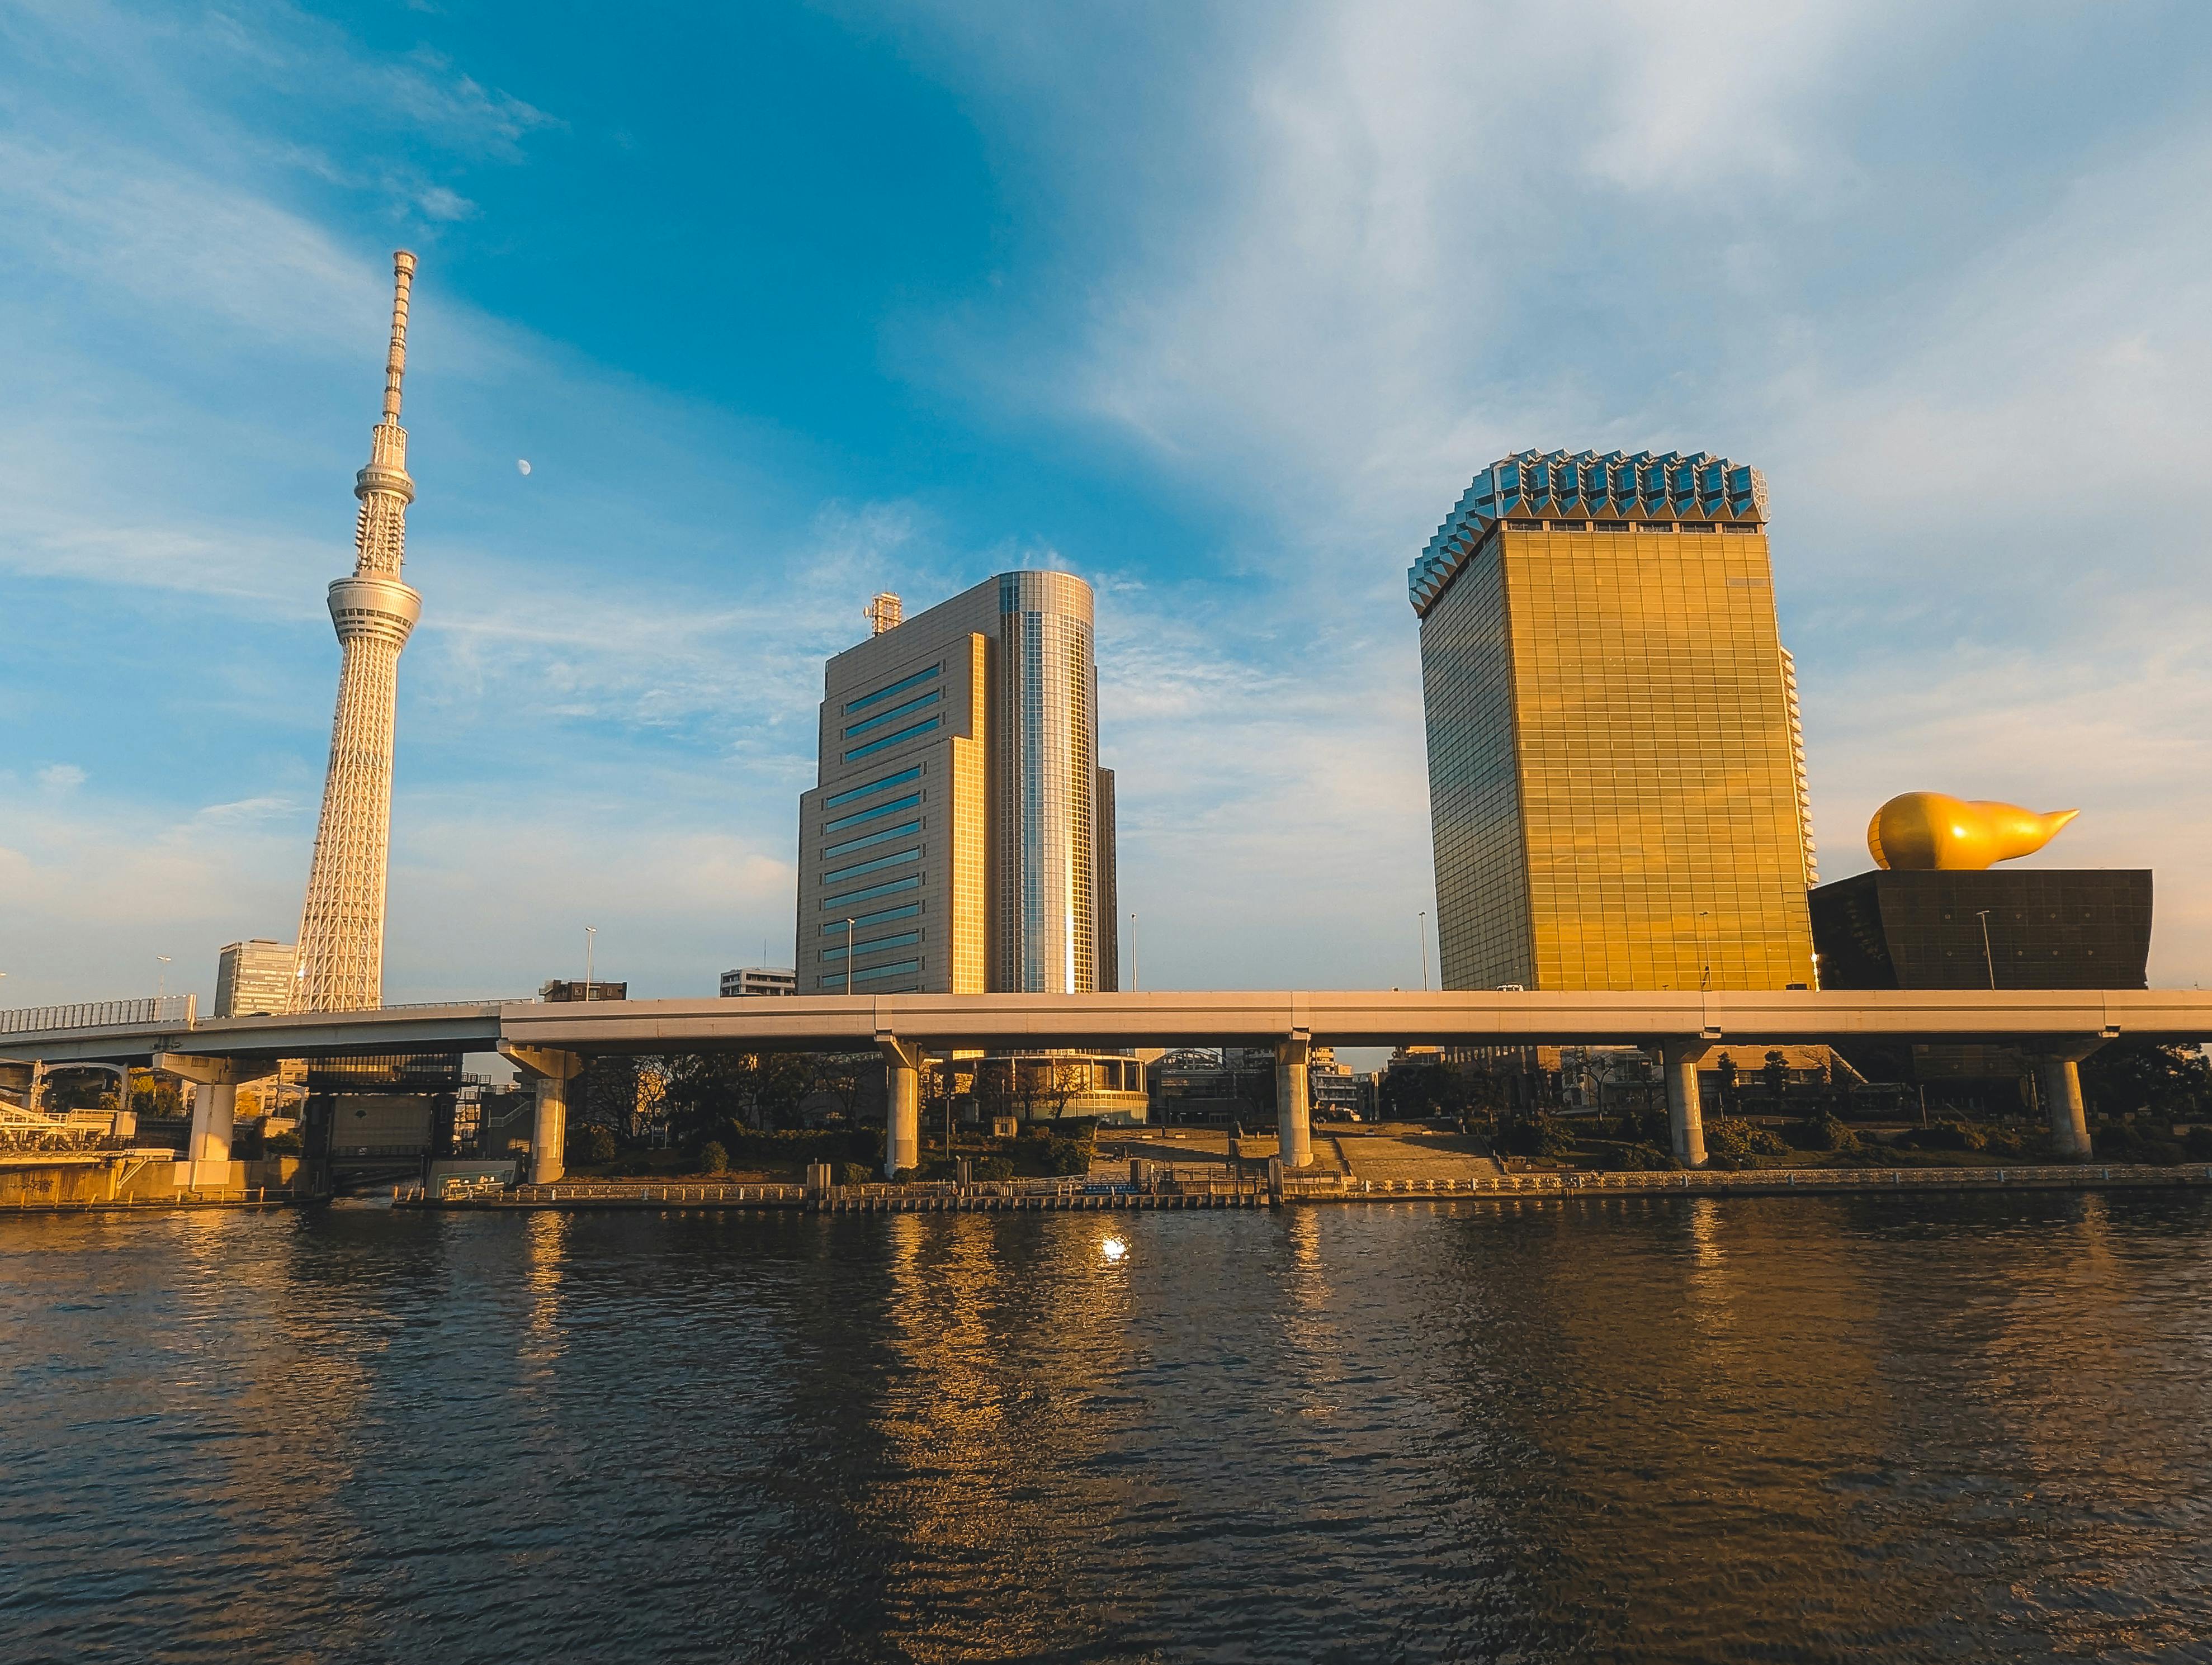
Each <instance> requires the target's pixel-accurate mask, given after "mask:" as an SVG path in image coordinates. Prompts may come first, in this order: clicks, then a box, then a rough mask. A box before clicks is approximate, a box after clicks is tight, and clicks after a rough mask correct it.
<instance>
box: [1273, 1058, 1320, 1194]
mask: <svg viewBox="0 0 2212 1665" xmlns="http://www.w3.org/2000/svg"><path fill="white" fill-rule="evenodd" d="M1312 1056H1313V1042H1311V1041H1310V1039H1309V1038H1307V1037H1306V1036H1293V1037H1291V1039H1290V1040H1287V1041H1278V1042H1275V1133H1276V1149H1277V1151H1278V1152H1279V1156H1280V1158H1281V1161H1282V1164H1283V1166H1284V1167H1285V1169H1288V1170H1291V1171H1292V1172H1295V1171H1297V1170H1298V1169H1301V1168H1308V1167H1310V1166H1312V1165H1313V1116H1312V1104H1311V1103H1310V1100H1309V1098H1308V1097H1307V1089H1308V1086H1309V1081H1308V1072H1307V1066H1308V1065H1309V1063H1310V1061H1311V1060H1312Z"/></svg>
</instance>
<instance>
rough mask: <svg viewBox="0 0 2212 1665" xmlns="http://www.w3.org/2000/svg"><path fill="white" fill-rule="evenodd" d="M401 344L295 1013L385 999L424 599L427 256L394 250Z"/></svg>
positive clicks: (372, 473)
mask: <svg viewBox="0 0 2212 1665" xmlns="http://www.w3.org/2000/svg"><path fill="white" fill-rule="evenodd" d="M392 273H393V295H392V350H391V353H390V354H389V355H387V356H386V359H385V362H384V416H383V420H381V421H380V422H378V423H377V424H376V426H375V428H373V429H372V430H371V431H370V437H369V453H368V467H366V468H364V469H362V471H361V472H360V473H359V474H357V475H356V476H355V477H354V488H353V495H355V496H356V497H358V498H359V499H361V513H360V514H359V516H358V517H357V518H356V521H355V525H354V552H355V553H354V568H353V576H352V577H351V578H341V579H339V580H337V582H336V583H334V584H332V585H331V595H330V602H331V623H332V624H334V625H336V626H337V633H338V641H339V644H340V646H341V647H342V649H343V653H344V659H343V662H342V663H341V665H340V666H339V669H338V708H337V717H336V718H335V719H334V720H332V722H331V768H330V773H329V775H327V776H326V777H325V780H324V783H323V818H322V822H321V823H320V824H319V826H318V827H317V828H316V829H315V860H314V865H313V867H312V868H311V869H310V870H309V872H308V874H307V905H306V907H305V908H302V909H301V915H300V963H299V969H298V973H297V975H296V976H295V979H294V981H295V989H296V992H295V998H294V1000H293V1002H292V1009H293V1010H294V1011H295V1012H349V1011H357V1010H360V1009H362V1008H364V1007H369V1006H381V1005H383V1004H384V875H385V867H386V860H387V858H388V855H389V852H390V846H391V839H392V702H393V700H394V697H395V696H396V695H397V693H398V678H399V650H400V649H401V648H402V647H405V646H406V645H407V635H408V633H409V632H410V631H411V630H412V629H414V628H415V621H416V619H418V618H420V617H422V597H421V596H420V595H418V594H417V593H416V592H415V591H413V590H411V589H410V588H409V587H408V586H406V585H404V584H403V583H401V582H400V581H399V563H400V562H401V560H402V559H403V558H404V556H405V554H406V539H407V505H408V504H410V503H411V502H413V501H415V482H414V481H412V480H411V479H410V478H408V477H407V430H406V429H404V428H402V427H400V425H399V379H400V377H401V376H402V375H403V374H405V372H406V368H407V296H408V291H409V289H410V288H411V287H412V285H413V283H414V282H415V257H414V256H413V255H411V254H410V253H408V252H406V251H405V250H404V249H402V250H400V251H399V252H398V253H396V254H394V255H393V256H392Z"/></svg>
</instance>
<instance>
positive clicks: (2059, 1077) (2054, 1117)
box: [2035, 1051, 2089, 1157]
mask: <svg viewBox="0 0 2212 1665" xmlns="http://www.w3.org/2000/svg"><path fill="white" fill-rule="evenodd" d="M2088 1055H2089V1054H2088V1053H2087V1052H2070V1051H2069V1052H2046V1053H2044V1054H2040V1055H2039V1056H2038V1057H2037V1059H2036V1060H2035V1077H2036V1085H2038V1086H2039V1087H2040V1088H2042V1090H2043V1108H2044V1110H2045V1114H2046V1115H2049V1117H2050V1118H2051V1149H2052V1150H2053V1151H2054V1152H2057V1154H2058V1155H2060V1156H2062V1157H2086V1156H2087V1155H2088V1154H2089V1115H2088V1109H2087V1106H2086V1105H2084V1104H2083V1103H2082V1102H2081V1069H2080V1067H2079V1066H2080V1064H2081V1060H2082V1059H2084V1058H2086V1057H2087V1056H2088Z"/></svg>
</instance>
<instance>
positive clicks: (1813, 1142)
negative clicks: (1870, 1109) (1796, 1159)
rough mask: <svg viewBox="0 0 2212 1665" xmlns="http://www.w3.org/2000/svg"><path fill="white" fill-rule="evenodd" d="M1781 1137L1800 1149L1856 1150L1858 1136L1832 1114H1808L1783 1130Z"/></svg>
mask: <svg viewBox="0 0 2212 1665" xmlns="http://www.w3.org/2000/svg"><path fill="white" fill-rule="evenodd" d="M1782 1136H1783V1139H1784V1141H1785V1142H1787V1143H1788V1144H1789V1145H1791V1146H1792V1147H1793V1148H1795V1149H1796V1150H1800V1151H1856V1150H1857V1149H1858V1148H1859V1136H1858V1134H1857V1133H1854V1132H1853V1131H1852V1130H1851V1128H1850V1126H1849V1124H1847V1123H1845V1122H1842V1121H1838V1120H1837V1119H1836V1118H1835V1117H1834V1116H1832V1115H1816V1116H1808V1117H1807V1118H1806V1119H1805V1120H1804V1121H1793V1122H1791V1123H1790V1126H1789V1127H1786V1128H1784V1130H1783V1135H1782Z"/></svg>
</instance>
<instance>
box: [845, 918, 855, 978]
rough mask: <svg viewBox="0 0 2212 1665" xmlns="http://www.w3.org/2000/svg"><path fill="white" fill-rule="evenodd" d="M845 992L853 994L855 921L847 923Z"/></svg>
mask: <svg viewBox="0 0 2212 1665" xmlns="http://www.w3.org/2000/svg"><path fill="white" fill-rule="evenodd" d="M845 992H846V993H847V994H851V993H852V992H853V921H850V920H849V919H848V920H847V921H845Z"/></svg>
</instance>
